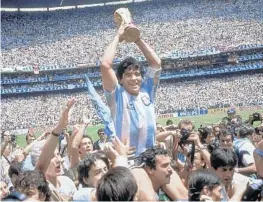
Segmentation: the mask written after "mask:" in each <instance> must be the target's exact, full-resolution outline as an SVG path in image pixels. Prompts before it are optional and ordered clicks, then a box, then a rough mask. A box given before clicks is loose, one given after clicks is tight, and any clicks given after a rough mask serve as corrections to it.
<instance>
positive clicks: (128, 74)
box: [120, 66, 142, 95]
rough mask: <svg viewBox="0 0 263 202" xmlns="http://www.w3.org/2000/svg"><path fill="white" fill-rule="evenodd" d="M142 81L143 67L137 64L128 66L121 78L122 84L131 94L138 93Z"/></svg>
mask: <svg viewBox="0 0 263 202" xmlns="http://www.w3.org/2000/svg"><path fill="white" fill-rule="evenodd" d="M141 83H142V75H141V69H140V68H139V67H137V66H131V67H128V68H127V69H126V70H125V71H124V73H123V75H122V78H121V79H120V84H121V85H122V86H123V88H124V89H125V90H126V91H127V92H128V93H129V94H131V95H138V93H139V91H140V88H141Z"/></svg>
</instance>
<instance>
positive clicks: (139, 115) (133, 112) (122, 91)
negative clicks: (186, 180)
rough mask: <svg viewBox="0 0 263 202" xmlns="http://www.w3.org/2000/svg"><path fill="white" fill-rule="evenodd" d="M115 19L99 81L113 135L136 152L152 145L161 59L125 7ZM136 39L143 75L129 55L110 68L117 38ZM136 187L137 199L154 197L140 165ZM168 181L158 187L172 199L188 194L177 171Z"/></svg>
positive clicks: (128, 40) (154, 194) (148, 179)
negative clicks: (146, 65) (114, 26)
mask: <svg viewBox="0 0 263 202" xmlns="http://www.w3.org/2000/svg"><path fill="white" fill-rule="evenodd" d="M114 21H115V23H116V25H117V27H118V32H117V34H116V36H115V37H114V39H113V40H112V41H111V43H110V44H109V45H108V47H107V48H106V50H105V52H104V55H103V58H102V61H101V74H102V83H103V88H104V91H105V95H106V99H107V103H108V105H109V107H110V111H111V117H112V120H113V123H114V126H115V130H116V135H117V136H118V137H119V139H120V140H121V141H122V142H126V140H127V139H129V142H130V147H135V148H136V154H135V155H136V156H138V155H139V154H140V153H142V152H143V151H145V150H146V149H149V148H153V147H154V146H155V136H156V117H155V112H154V100H155V93H156V89H157V86H158V83H159V77H160V73H161V60H160V58H159V57H158V56H157V54H156V53H155V52H154V50H153V49H152V48H151V47H150V46H149V45H148V44H147V43H145V41H144V40H142V39H141V38H140V31H139V29H138V28H137V27H136V26H135V25H134V24H133V22H132V18H131V14H130V12H129V10H128V9H127V8H120V9H117V10H116V11H115V13H114ZM122 41H126V42H130V43H135V44H136V45H137V46H138V48H139V49H140V50H141V51H142V53H143V55H144V56H145V58H146V60H147V62H148V65H149V67H147V68H146V72H145V74H144V75H142V67H141V66H140V65H139V63H138V62H137V61H136V59H134V58H132V57H127V58H126V59H124V60H123V61H122V62H121V63H120V64H119V65H118V67H117V71H116V74H115V72H114V70H113V69H112V66H113V59H114V58H115V53H116V51H117V47H118V45H119V43H120V42H122ZM132 172H133V174H134V176H135V178H136V180H137V183H138V187H139V194H138V195H139V196H138V197H139V200H145V201H146V200H151V201H152V200H156V191H154V189H153V186H156V185H154V183H153V182H151V180H150V178H149V176H148V174H147V173H146V172H145V171H144V169H142V168H137V169H133V170H132ZM171 182H173V183H170V184H167V185H165V187H161V189H163V191H164V192H165V193H167V194H169V197H170V198H171V199H172V200H178V199H184V198H186V197H187V190H186V188H185V187H184V185H183V184H182V181H181V180H180V178H179V176H178V174H177V173H176V172H175V171H173V174H172V176H171ZM174 182H176V183H174Z"/></svg>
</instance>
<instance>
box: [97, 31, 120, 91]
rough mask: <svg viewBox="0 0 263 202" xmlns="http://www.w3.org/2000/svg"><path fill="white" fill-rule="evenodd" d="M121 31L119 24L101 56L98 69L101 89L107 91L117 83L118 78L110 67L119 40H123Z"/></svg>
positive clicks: (112, 88) (111, 89)
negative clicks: (115, 33)
mask: <svg viewBox="0 0 263 202" xmlns="http://www.w3.org/2000/svg"><path fill="white" fill-rule="evenodd" d="M123 32H124V29H123V26H120V28H119V30H118V34H117V35H116V36H115V37H114V39H113V40H112V42H111V43H110V45H109V46H108V47H107V48H106V50H105V52H104V55H103V57H102V61H101V66H100V69H101V76H102V83H103V89H104V90H106V91H108V92H112V91H113V90H114V89H115V87H116V85H117V83H118V79H117V77H116V74H115V72H114V70H113V69H112V65H113V60H114V57H115V54H116V51H117V46H118V44H119V42H121V41H122V40H123V39H122V38H123V37H122V35H123Z"/></svg>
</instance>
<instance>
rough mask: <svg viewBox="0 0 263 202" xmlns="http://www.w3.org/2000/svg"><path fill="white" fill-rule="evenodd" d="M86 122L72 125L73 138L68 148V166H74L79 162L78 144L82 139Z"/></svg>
mask: <svg viewBox="0 0 263 202" xmlns="http://www.w3.org/2000/svg"><path fill="white" fill-rule="evenodd" d="M86 126H87V124H81V125H76V126H75V127H74V130H73V133H74V139H73V141H72V144H71V149H70V158H69V159H70V167H71V168H74V167H75V166H76V165H78V163H79V162H80V155H79V145H80V143H81V141H82V137H83V134H84V132H85V128H86Z"/></svg>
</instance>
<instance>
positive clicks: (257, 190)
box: [241, 179, 263, 201]
mask: <svg viewBox="0 0 263 202" xmlns="http://www.w3.org/2000/svg"><path fill="white" fill-rule="evenodd" d="M262 189H263V180H262V179H258V180H253V182H252V183H251V184H250V185H249V186H248V188H247V189H246V191H245V193H244V194H243V197H242V200H241V201H260V200H261V198H262V197H263V196H262Z"/></svg>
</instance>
